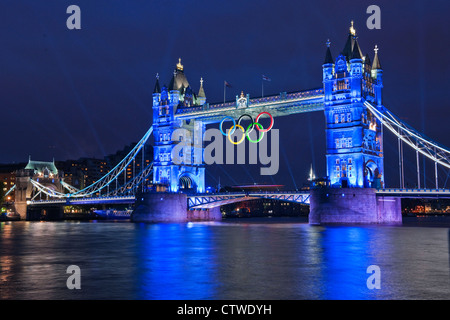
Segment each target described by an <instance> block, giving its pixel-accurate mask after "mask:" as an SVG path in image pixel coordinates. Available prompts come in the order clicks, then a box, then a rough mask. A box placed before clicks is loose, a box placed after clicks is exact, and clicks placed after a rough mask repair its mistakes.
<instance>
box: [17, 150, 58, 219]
mask: <svg viewBox="0 0 450 320" xmlns="http://www.w3.org/2000/svg"><path fill="white" fill-rule="evenodd" d="M62 177H63V174H62V173H61V172H59V171H58V169H57V168H56V166H55V162H54V161H53V162H43V161H33V160H31V158H30V159H29V161H28V163H27V165H26V167H25V168H24V169H21V170H18V171H16V189H15V201H14V210H15V212H16V213H17V214H20V219H22V220H24V219H27V220H35V219H40V218H45V216H47V217H49V216H51V217H52V218H60V217H61V216H62V208H59V209H56V210H55V209H54V208H53V209H52V212H50V211H49V210H50V209H49V210H42V212H41V211H39V212H29V210H28V209H29V208H28V203H27V201H29V200H31V199H32V197H33V195H34V194H33V193H34V187H33V185H32V184H31V179H33V180H35V181H37V182H39V183H40V184H42V185H44V186H45V187H47V188H49V189H51V190H54V191H57V192H63V187H62V185H61V180H62ZM40 196H41V197H44V199H48V196H46V195H40Z"/></svg>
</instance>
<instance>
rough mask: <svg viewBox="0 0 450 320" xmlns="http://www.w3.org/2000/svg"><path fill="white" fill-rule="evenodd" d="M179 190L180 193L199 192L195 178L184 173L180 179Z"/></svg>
mask: <svg viewBox="0 0 450 320" xmlns="http://www.w3.org/2000/svg"><path fill="white" fill-rule="evenodd" d="M178 188H179V190H180V191H194V192H196V191H197V183H196V182H195V178H194V177H193V176H192V175H190V174H189V173H186V172H185V173H183V174H181V175H180V176H179V178H178Z"/></svg>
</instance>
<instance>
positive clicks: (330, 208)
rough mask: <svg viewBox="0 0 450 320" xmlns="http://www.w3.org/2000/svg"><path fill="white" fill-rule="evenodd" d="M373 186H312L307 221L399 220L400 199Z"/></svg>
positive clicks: (385, 221) (339, 222) (326, 222)
mask: <svg viewBox="0 0 450 320" xmlns="http://www.w3.org/2000/svg"><path fill="white" fill-rule="evenodd" d="M375 190H376V189H372V188H318V189H311V197H310V213H309V223H310V224H316V225H318V224H353V223H355V224H358V223H386V224H399V223H402V213H401V199H400V198H395V197H383V196H377V195H376V193H375Z"/></svg>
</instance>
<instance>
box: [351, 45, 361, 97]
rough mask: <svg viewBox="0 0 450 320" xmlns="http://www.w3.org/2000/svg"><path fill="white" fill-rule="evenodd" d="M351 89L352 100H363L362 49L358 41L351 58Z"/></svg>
mask: <svg viewBox="0 0 450 320" xmlns="http://www.w3.org/2000/svg"><path fill="white" fill-rule="evenodd" d="M350 76H351V78H350V88H351V90H352V93H351V96H352V98H361V80H362V76H363V61H362V55H361V49H360V48H359V44H358V41H357V40H356V36H355V42H354V45H353V51H352V56H351V58H350Z"/></svg>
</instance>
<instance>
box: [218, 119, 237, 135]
mask: <svg viewBox="0 0 450 320" xmlns="http://www.w3.org/2000/svg"><path fill="white" fill-rule="evenodd" d="M227 119H231V121H233V126H232V127H231V128H235V129H234V130H233V132H231V134H233V133H234V131H236V121H234V119H233V118H232V117H230V116H227V117H225V118H223V119H222V121H220V126H219V129H220V132H222V134H223V135H224V136H226V135H227V134H226V133H225V132H223V129H222V126H223V122H224V121H225V120H227Z"/></svg>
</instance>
